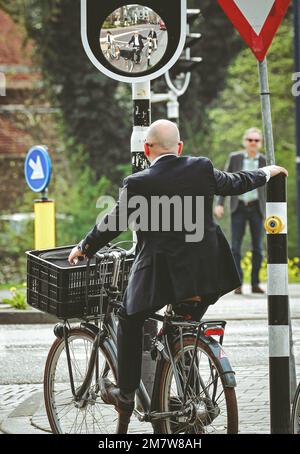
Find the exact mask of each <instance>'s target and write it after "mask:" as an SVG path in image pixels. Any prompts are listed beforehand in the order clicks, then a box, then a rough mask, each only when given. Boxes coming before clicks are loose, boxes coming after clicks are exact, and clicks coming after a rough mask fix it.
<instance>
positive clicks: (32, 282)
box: [26, 246, 134, 319]
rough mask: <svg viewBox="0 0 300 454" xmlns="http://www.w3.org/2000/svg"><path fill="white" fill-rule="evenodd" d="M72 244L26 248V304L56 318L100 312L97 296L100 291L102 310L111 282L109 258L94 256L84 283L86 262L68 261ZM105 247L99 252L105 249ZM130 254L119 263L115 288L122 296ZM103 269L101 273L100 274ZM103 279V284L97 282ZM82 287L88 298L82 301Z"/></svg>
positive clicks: (84, 297)
mask: <svg viewBox="0 0 300 454" xmlns="http://www.w3.org/2000/svg"><path fill="white" fill-rule="evenodd" d="M73 247H74V246H65V247H59V248H55V249H46V250H35V251H27V252H26V254H27V302H28V304H29V305H30V306H32V307H34V308H36V309H39V310H40V311H42V312H46V313H48V314H51V315H55V316H56V317H58V318H60V319H71V318H81V317H89V316H97V315H100V305H99V300H100V297H101V295H102V297H103V303H104V308H103V310H104V311H105V305H106V304H107V299H108V298H107V294H106V289H108V287H109V286H110V284H111V283H112V278H113V270H114V264H113V259H111V260H105V261H102V260H101V259H100V256H99V257H94V258H93V259H92V260H91V261H90V266H89V273H88V286H87V285H86V284H87V263H86V262H79V263H78V264H77V265H70V264H69V263H68V256H69V254H70V252H71V250H72V248H73ZM108 250H109V248H107V247H105V248H103V249H102V250H101V252H103V253H106V252H107V251H108ZM133 261H134V255H130V256H127V257H124V259H123V260H122V263H121V267H120V273H119V278H118V288H119V289H120V295H119V296H120V298H122V296H123V294H124V292H125V289H126V287H127V283H128V276H129V273H130V270H131V267H132V264H133ZM103 273H105V275H103ZM102 283H103V285H101V284H102ZM86 288H88V302H87V303H86V293H85V292H86Z"/></svg>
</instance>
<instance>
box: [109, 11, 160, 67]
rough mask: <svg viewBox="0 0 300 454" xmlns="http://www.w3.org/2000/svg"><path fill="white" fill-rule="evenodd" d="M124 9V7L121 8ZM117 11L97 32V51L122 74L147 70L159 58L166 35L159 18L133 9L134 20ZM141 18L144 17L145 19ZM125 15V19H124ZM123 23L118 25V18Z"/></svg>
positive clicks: (126, 12)
mask: <svg viewBox="0 0 300 454" xmlns="http://www.w3.org/2000/svg"><path fill="white" fill-rule="evenodd" d="M125 8H126V7H125ZM122 9H123V8H119V10H116V11H115V12H114V13H113V14H111V15H110V16H109V17H108V18H107V20H106V21H105V23H104V24H103V26H102V29H101V32H100V47H101V50H102V52H103V54H104V56H105V58H106V59H107V61H108V62H109V63H110V64H111V65H112V66H113V67H115V68H116V69H118V70H120V71H124V72H126V73H141V72H144V71H147V70H151V68H152V67H154V66H156V65H157V63H159V62H160V60H161V59H162V58H163V56H164V54H165V52H166V49H167V45H168V32H167V30H166V27H165V24H164V22H163V21H162V20H161V18H160V17H159V16H158V15H157V14H156V13H154V12H153V11H152V10H150V9H149V8H145V7H141V6H139V5H135V10H134V16H133V15H132V16H131V17H130V11H125V12H124V11H121V10H122ZM142 14H144V15H145V14H146V17H145V16H143V17H142ZM125 15H127V17H125V19H124V16H125ZM121 16H122V17H123V20H122V21H120V17H121Z"/></svg>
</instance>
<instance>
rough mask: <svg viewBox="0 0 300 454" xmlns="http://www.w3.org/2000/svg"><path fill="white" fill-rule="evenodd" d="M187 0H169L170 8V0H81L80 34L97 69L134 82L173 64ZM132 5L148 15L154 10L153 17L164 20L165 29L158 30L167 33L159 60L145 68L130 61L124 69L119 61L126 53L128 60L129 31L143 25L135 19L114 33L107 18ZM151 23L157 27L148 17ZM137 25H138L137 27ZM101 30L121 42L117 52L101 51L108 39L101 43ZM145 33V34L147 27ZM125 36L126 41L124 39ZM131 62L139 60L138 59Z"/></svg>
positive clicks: (183, 36) (179, 48)
mask: <svg viewBox="0 0 300 454" xmlns="http://www.w3.org/2000/svg"><path fill="white" fill-rule="evenodd" d="M186 3H187V0H172V7H171V8H170V4H169V2H163V1H162V0H137V4H132V3H131V2H130V1H129V0H110V1H109V2H108V1H107V2H104V1H100V0H81V38H82V43H83V46H84V49H85V52H86V54H87V56H88V57H89V59H90V61H91V62H92V63H93V64H94V65H95V66H96V67H97V69H98V70H99V71H101V72H102V73H104V74H105V75H107V76H108V77H111V78H112V79H115V80H118V81H122V82H129V83H135V82H145V81H147V80H152V79H155V78H158V77H159V76H161V75H163V74H165V73H166V72H167V71H168V70H169V69H170V68H171V67H172V66H174V64H175V63H176V61H177V60H178V58H179V57H180V55H181V53H182V51H183V49H184V45H185V40H186V12H187V8H186ZM132 7H136V8H137V11H142V10H145V11H146V12H147V11H148V12H149V14H148V16H150V13H151V11H152V13H155V14H156V16H155V17H157V18H160V20H161V23H163V24H165V30H164V29H163V28H160V30H159V31H162V30H164V31H163V33H164V34H165V37H166V36H167V39H166V38H164V41H165V42H164V49H163V50H162V52H161V57H160V60H159V61H157V62H156V63H155V64H153V65H149V67H147V68H146V69H145V70H144V67H142V65H140V66H139V67H138V66H137V65H134V69H133V68H132V66H133V65H130V64H129V66H128V67H126V69H125V65H124V67H123V66H122V65H121V62H123V60H124V61H125V60H126V58H125V56H126V55H127V60H129V59H130V58H131V57H130V53H129V52H128V49H127V54H126V46H125V44H127V47H128V44H129V43H128V41H129V38H130V34H131V35H133V33H134V32H133V30H137V31H138V32H139V33H141V31H142V25H141V24H139V23H138V21H135V22H134V25H135V24H138V25H137V26H136V28H134V27H131V28H130V27H128V28H127V29H126V30H125V33H124V28H123V31H121V30H120V32H119V33H117V31H116V28H115V25H114V26H113V27H112V28H111V27H110V26H109V25H108V21H107V19H108V18H110V17H112V16H113V14H114V13H115V12H116V11H118V12H120V11H121V12H123V11H124V10H126V9H131V8H132ZM138 15H139V13H138ZM120 16H122V17H121V19H120V17H119V19H120V20H119V19H117V20H115V24H117V23H119V24H120V27H119V28H122V27H124V25H123V24H124V17H123V16H124V14H121V15H120ZM151 23H152V24H156V25H155V28H156V29H158V23H155V20H154V22H153V19H152V20H151V19H150V18H149V19H148V22H147V26H148V27H150V26H151V25H150V24H151ZM139 25H141V26H140V27H139ZM159 27H161V24H159ZM144 29H145V27H144ZM104 30H105V32H104ZM102 32H104V33H105V34H106V37H107V33H110V34H112V35H113V37H114V39H116V40H119V41H121V42H122V45H118V53H117V54H115V55H114V54H113V52H110V51H109V50H108V51H106V52H104V50H103V49H104V47H105V46H104V44H107V43H104V44H103V41H104V39H105V38H104V37H102ZM124 34H125V35H128V37H126V38H124V36H122V35H124ZM144 34H145V35H146V36H148V29H147V30H146V31H145V32H144ZM103 36H104V35H103ZM161 36H163V35H161ZM126 40H127V43H126V42H125V41H126ZM146 43H147V42H146ZM146 43H145V44H146ZM102 44H103V46H102ZM109 45H110V41H109ZM109 45H108V46H107V47H109ZM134 45H135V43H134ZM145 47H146V46H145ZM154 54H155V53H154ZM120 55H121V59H120ZM156 55H157V52H156ZM110 57H111V58H110ZM118 57H119V58H118ZM134 63H139V61H135V62H134Z"/></svg>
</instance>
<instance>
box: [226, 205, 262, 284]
mask: <svg viewBox="0 0 300 454" xmlns="http://www.w3.org/2000/svg"><path fill="white" fill-rule="evenodd" d="M247 221H248V222H249V226H250V233H251V239H252V272H251V285H252V286H256V285H258V284H259V270H260V267H261V263H262V260H263V217H262V214H261V212H260V209H259V203H258V201H257V202H256V203H255V204H253V205H250V206H245V205H244V204H243V203H240V204H239V206H238V208H237V210H236V211H235V212H234V213H232V215H231V245H232V246H231V248H232V253H233V256H234V259H235V263H236V266H237V268H238V271H239V274H240V278H241V281H242V282H243V271H242V268H241V247H242V241H243V238H244V234H245V229H246V223H247Z"/></svg>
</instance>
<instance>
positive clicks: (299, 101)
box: [293, 0, 300, 255]
mask: <svg viewBox="0 0 300 454" xmlns="http://www.w3.org/2000/svg"><path fill="white" fill-rule="evenodd" d="M293 7H294V53H295V72H296V73H299V72H300V2H299V0H294V4H293ZM295 103H296V125H295V126H296V148H297V156H296V171H297V173H296V175H297V215H298V255H299V254H300V96H296V97H295Z"/></svg>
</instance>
